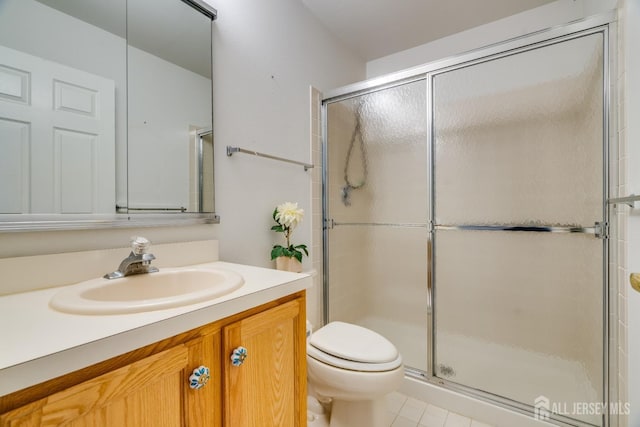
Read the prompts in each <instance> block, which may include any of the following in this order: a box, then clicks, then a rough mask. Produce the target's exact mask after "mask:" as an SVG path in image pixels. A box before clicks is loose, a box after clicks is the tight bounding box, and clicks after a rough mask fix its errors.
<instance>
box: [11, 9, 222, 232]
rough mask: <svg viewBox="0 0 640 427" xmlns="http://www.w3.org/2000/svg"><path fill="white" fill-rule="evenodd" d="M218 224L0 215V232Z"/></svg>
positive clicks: (165, 217) (174, 216) (143, 217)
mask: <svg viewBox="0 0 640 427" xmlns="http://www.w3.org/2000/svg"><path fill="white" fill-rule="evenodd" d="M176 1H182V2H183V3H186V4H188V5H189V6H191V7H193V8H194V9H196V10H197V11H198V12H200V13H202V14H204V15H205V16H207V17H209V18H210V19H211V21H215V20H216V18H217V17H218V11H217V10H216V9H214V8H213V7H212V6H211V5H209V4H208V3H206V2H205V1H204V0H176ZM212 55H213V52H212ZM212 67H213V63H212ZM212 83H213V81H212ZM212 120H213V117H212ZM218 223H220V217H219V216H218V215H217V214H216V213H182V212H170V213H145V214H132V213H131V212H129V213H120V214H119V213H116V212H114V213H113V214H0V232H28V231H63V230H93V229H105V228H129V227H162V226H186V225H196V224H218Z"/></svg>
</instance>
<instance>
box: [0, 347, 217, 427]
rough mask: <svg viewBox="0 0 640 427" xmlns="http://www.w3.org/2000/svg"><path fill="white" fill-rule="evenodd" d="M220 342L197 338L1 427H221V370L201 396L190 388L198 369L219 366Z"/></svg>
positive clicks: (18, 413)
mask: <svg viewBox="0 0 640 427" xmlns="http://www.w3.org/2000/svg"><path fill="white" fill-rule="evenodd" d="M216 339H217V340H216ZM219 341H220V340H219V335H210V336H206V337H204V338H198V339H195V340H193V341H190V342H188V343H186V344H181V345H178V346H176V347H174V348H171V349H169V350H166V351H163V352H161V353H157V354H155V355H153V356H149V357H147V358H145V359H142V360H140V361H138V362H135V363H132V364H130V365H127V366H124V367H122V368H119V369H116V370H114V371H112V372H109V373H107V374H104V375H101V376H99V377H96V378H94V379H92V380H89V381H86V382H83V383H80V384H78V385H76V386H73V387H70V388H68V389H67V390H64V391H61V392H59V393H55V394H52V395H50V396H49V397H46V398H44V399H41V400H39V401H36V402H33V403H30V404H28V405H25V406H22V407H20V408H17V409H15V410H13V411H10V412H7V413H5V414H2V415H1V416H0V427H9V426H10V427H18V426H20V427H31V426H34V427H35V426H69V427H84V426H91V427H102V426H131V427H139V426H154V427H163V426H166V427H176V426H185V425H186V426H214V427H215V426H219V425H220V421H221V419H222V416H221V411H220V394H219V390H220V384H221V380H220V378H219V373H218V371H217V369H215V370H213V369H212V371H211V378H212V379H211V380H210V381H211V382H212V383H211V384H209V383H207V385H206V386H205V387H203V388H201V389H199V390H193V389H191V388H190V387H189V382H188V380H189V376H190V375H191V373H192V371H193V369H194V368H197V367H199V366H200V365H205V366H208V367H209V368H212V367H217V366H220V365H219V360H218V357H219V356H217V354H219V351H218V349H219ZM216 399H217V400H216Z"/></svg>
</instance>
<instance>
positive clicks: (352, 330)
mask: <svg viewBox="0 0 640 427" xmlns="http://www.w3.org/2000/svg"><path fill="white" fill-rule="evenodd" d="M309 344H310V345H311V346H313V347H315V348H316V349H318V350H320V351H322V352H324V353H327V354H329V355H331V356H335V357H338V358H340V359H346V360H350V361H353V362H359V363H373V364H384V363H389V362H395V361H396V360H397V359H398V358H399V354H398V350H397V349H396V347H395V346H394V345H393V344H392V343H391V342H389V340H387V339H386V338H385V337H383V336H382V335H380V334H377V333H376V332H373V331H371V330H369V329H366V328H363V327H361V326H357V325H352V324H350V323H343V322H331V323H329V324H327V325H325V326H324V327H322V328H320V329H318V331H316V332H315V333H314V334H312V335H311V337H310V338H309Z"/></svg>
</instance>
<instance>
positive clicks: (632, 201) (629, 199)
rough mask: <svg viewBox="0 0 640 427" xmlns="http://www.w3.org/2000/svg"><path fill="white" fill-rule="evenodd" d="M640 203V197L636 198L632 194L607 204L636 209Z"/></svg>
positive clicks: (611, 200)
mask: <svg viewBox="0 0 640 427" xmlns="http://www.w3.org/2000/svg"><path fill="white" fill-rule="evenodd" d="M638 201H640V196H636V195H635V194H630V195H629V196H627V197H618V198H615V199H609V200H607V203H609V204H610V205H620V204H625V205H628V206H629V207H631V208H632V209H633V208H635V204H636V202H638Z"/></svg>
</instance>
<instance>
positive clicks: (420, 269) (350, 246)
mask: <svg viewBox="0 0 640 427" xmlns="http://www.w3.org/2000/svg"><path fill="white" fill-rule="evenodd" d="M426 99H427V96H426V83H425V80H424V78H423V79H422V80H418V81H414V82H410V83H404V84H399V85H397V86H394V87H389V88H385V89H382V90H376V91H373V92H370V93H366V94H361V95H357V96H351V97H348V98H346V99H342V100H336V101H333V102H328V103H327V104H326V107H325V108H326V120H327V126H326V129H327V130H326V131H327V144H325V149H326V150H327V152H326V177H325V180H326V181H325V187H324V188H325V192H326V194H325V199H326V203H327V210H326V213H325V217H326V218H325V219H326V224H327V229H326V230H325V245H328V251H327V255H328V257H326V258H325V262H326V266H325V272H326V275H325V280H326V281H327V284H328V299H327V304H326V308H327V309H328V310H329V311H328V321H334V320H341V321H345V322H350V323H354V324H358V325H361V326H364V327H367V328H369V329H372V330H374V331H376V332H378V333H380V334H382V335H383V336H385V337H386V338H387V339H389V340H390V341H391V342H392V343H393V344H394V345H395V346H396V347H397V348H398V350H399V351H400V353H401V354H402V357H403V359H404V362H405V364H406V365H407V366H411V367H414V368H417V369H420V370H423V371H426V368H427V329H426V326H427V255H426V253H427V237H428V235H427V218H428V204H427V194H428V191H427V139H428V138H427V119H426Z"/></svg>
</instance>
